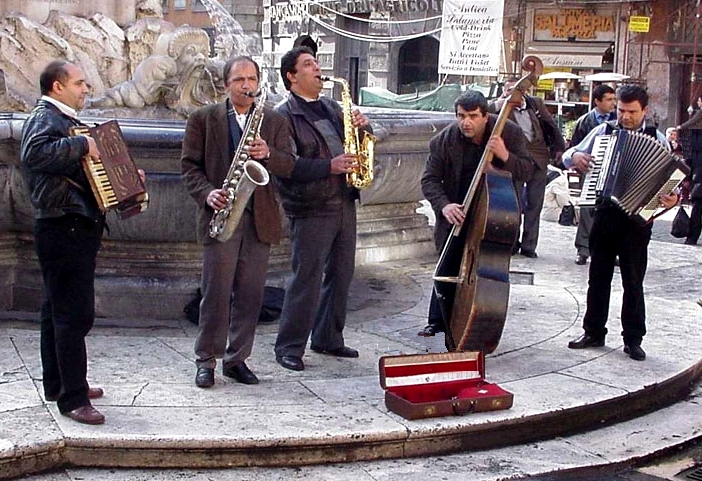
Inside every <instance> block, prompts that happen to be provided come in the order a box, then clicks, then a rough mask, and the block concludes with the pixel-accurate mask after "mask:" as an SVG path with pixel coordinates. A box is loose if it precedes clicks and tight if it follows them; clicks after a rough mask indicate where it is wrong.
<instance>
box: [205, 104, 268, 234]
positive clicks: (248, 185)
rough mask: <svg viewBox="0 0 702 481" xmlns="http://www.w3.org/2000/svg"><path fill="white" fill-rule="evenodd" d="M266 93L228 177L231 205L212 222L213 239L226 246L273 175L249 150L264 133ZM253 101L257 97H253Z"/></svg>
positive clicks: (228, 202)
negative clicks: (248, 206) (259, 188)
mask: <svg viewBox="0 0 702 481" xmlns="http://www.w3.org/2000/svg"><path fill="white" fill-rule="evenodd" d="M266 94H267V93H266V91H265V90H262V91H261V93H260V94H259V98H258V100H257V101H256V106H255V107H254V111H253V112H252V113H251V115H249V118H248V120H247V121H246V125H245V126H244V131H243V132H242V134H241V140H240V141H239V145H238V146H237V148H236V154H234V158H233V159H232V165H231V166H230V167H229V172H227V177H226V178H225V179H224V184H223V185H222V189H224V190H226V191H227V205H226V206H225V207H223V208H221V209H218V210H216V211H215V213H214V215H213V216H212V220H211V221H210V237H212V238H215V239H217V240H218V241H220V242H226V241H227V240H229V238H230V237H231V236H232V234H233V233H234V231H235V230H236V226H237V225H239V221H240V220H241V216H242V214H243V213H244V209H245V208H246V204H247V203H248V202H249V199H250V198H251V195H252V194H253V192H254V190H256V187H257V186H259V185H266V184H267V183H268V182H269V181H270V175H269V174H268V171H267V170H266V168H265V167H264V166H262V165H261V164H260V163H259V162H256V161H255V160H253V159H251V156H250V155H249V152H248V146H249V145H250V144H251V142H253V141H254V140H255V139H256V137H257V136H258V135H259V132H260V131H261V123H262V122H263V105H264V104H265V103H266ZM248 95H249V96H251V97H253V96H255V94H252V93H249V94H248Z"/></svg>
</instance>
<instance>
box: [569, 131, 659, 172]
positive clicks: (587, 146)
mask: <svg viewBox="0 0 702 481" xmlns="http://www.w3.org/2000/svg"><path fill="white" fill-rule="evenodd" d="M606 130H607V124H606V123H605V122H603V123H601V124H600V125H598V126H597V127H595V128H594V129H592V130H591V131H590V132H589V133H588V134H587V135H586V136H585V138H584V139H583V140H582V141H581V142H580V143H579V144H578V145H575V146H573V147H571V148H570V149H568V150H566V151H565V152H563V156H562V157H561V159H562V160H563V165H565V166H566V167H568V168H570V167H572V166H573V154H574V153H576V152H586V153H588V154H590V153H591V152H592V147H593V145H594V144H595V137H597V136H598V135H602V134H604V133H605V131H606ZM645 130H646V121H645V120H644V121H643V122H642V123H641V126H640V127H639V128H638V129H636V132H643V131H645ZM656 140H658V142H660V143H661V144H662V145H663V146H665V147H666V148H667V149H668V151H670V144H669V143H668V140H666V138H665V135H663V133H662V132H660V131H658V130H656Z"/></svg>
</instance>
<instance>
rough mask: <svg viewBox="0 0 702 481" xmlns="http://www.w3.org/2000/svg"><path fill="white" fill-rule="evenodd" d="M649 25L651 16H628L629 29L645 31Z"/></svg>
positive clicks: (631, 30)
mask: <svg viewBox="0 0 702 481" xmlns="http://www.w3.org/2000/svg"><path fill="white" fill-rule="evenodd" d="M650 27H651V17H629V31H630V32H640V33H646V32H648V31H649V29H650Z"/></svg>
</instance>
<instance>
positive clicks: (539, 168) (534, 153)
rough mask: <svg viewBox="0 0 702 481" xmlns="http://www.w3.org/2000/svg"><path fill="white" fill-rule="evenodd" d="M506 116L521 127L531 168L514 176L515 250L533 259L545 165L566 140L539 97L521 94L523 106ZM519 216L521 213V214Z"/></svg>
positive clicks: (495, 107) (494, 107) (498, 105)
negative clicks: (518, 211) (518, 227)
mask: <svg viewBox="0 0 702 481" xmlns="http://www.w3.org/2000/svg"><path fill="white" fill-rule="evenodd" d="M517 81H518V79H516V78H513V79H510V80H508V81H507V82H506V83H505V86H504V92H503V94H502V97H500V98H499V99H498V100H496V101H495V102H493V103H491V104H490V111H491V112H494V113H496V112H499V111H500V109H502V105H503V104H504V102H505V100H506V99H507V98H508V97H509V96H510V93H511V92H512V88H514V85H515V84H516V83H517ZM509 119H510V120H512V121H514V122H515V123H516V124H517V125H519V127H520V128H521V129H522V132H523V134H524V137H525V138H526V146H527V151H528V152H529V157H530V158H531V160H532V168H531V171H530V172H528V173H527V174H526V175H525V176H524V178H523V179H519V178H515V179H514V188H515V190H516V191H517V198H518V199H519V205H520V207H521V208H522V209H523V211H522V214H523V220H522V222H521V236H520V238H518V239H517V243H516V245H515V249H514V252H515V253H516V251H517V249H519V252H520V253H521V255H523V256H525V257H531V258H536V257H538V254H537V253H536V246H537V244H538V242H539V223H540V221H541V208H542V207H543V205H544V194H545V191H546V184H547V183H548V179H547V169H546V168H547V166H548V165H549V164H551V163H553V162H555V159H557V158H560V156H561V154H562V153H563V151H564V150H565V140H564V139H563V135H562V134H561V131H560V130H559V129H558V126H557V125H556V121H555V120H554V119H553V117H552V116H551V114H550V113H549V111H548V109H547V108H546V105H545V104H544V101H543V100H541V99H540V98H538V97H533V96H530V95H526V94H525V95H524V96H523V101H522V105H521V106H519V107H516V108H513V109H512V110H511V111H510V113H509ZM520 219H522V216H520Z"/></svg>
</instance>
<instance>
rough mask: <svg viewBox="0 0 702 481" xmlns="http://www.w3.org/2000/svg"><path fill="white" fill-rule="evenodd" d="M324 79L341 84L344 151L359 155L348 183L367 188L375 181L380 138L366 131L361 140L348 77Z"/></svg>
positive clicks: (349, 175)
mask: <svg viewBox="0 0 702 481" xmlns="http://www.w3.org/2000/svg"><path fill="white" fill-rule="evenodd" d="M322 80H324V81H330V82H335V83H338V84H340V85H341V103H342V106H343V111H344V151H345V152H346V153H347V154H355V155H356V157H357V161H356V165H355V167H354V168H353V170H352V171H351V172H349V173H348V174H346V183H347V184H348V185H350V186H351V187H355V188H357V189H365V188H366V187H368V186H370V185H371V184H372V183H373V155H374V153H373V150H374V147H375V142H376V141H377V140H378V138H377V137H376V136H375V135H373V134H371V133H370V132H365V131H364V132H363V140H362V141H359V138H358V136H359V132H358V129H357V128H356V127H354V126H353V119H352V117H351V112H352V111H351V108H352V104H351V91H350V89H349V83H348V82H347V81H346V79H343V78H337V77H322Z"/></svg>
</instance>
